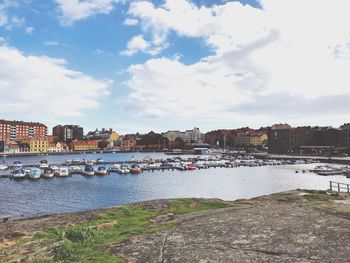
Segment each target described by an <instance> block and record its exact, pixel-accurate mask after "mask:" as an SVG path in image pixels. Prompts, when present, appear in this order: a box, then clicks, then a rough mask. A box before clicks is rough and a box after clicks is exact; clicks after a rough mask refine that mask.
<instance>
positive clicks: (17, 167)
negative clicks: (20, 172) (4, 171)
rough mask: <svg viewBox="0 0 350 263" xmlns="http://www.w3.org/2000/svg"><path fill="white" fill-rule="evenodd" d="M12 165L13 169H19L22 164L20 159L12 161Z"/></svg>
mask: <svg viewBox="0 0 350 263" xmlns="http://www.w3.org/2000/svg"><path fill="white" fill-rule="evenodd" d="M12 166H13V168H14V169H21V168H22V167H23V164H22V162H21V161H14V162H13V165H12Z"/></svg>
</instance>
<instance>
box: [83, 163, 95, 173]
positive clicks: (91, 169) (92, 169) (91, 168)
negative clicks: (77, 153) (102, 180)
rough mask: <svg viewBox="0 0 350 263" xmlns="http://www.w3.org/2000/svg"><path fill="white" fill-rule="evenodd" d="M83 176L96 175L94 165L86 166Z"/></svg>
mask: <svg viewBox="0 0 350 263" xmlns="http://www.w3.org/2000/svg"><path fill="white" fill-rule="evenodd" d="M83 175H95V170H94V167H93V166H92V165H86V166H85V168H84V170H83Z"/></svg>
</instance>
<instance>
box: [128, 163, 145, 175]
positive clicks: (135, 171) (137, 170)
mask: <svg viewBox="0 0 350 263" xmlns="http://www.w3.org/2000/svg"><path fill="white" fill-rule="evenodd" d="M130 173H132V174H140V173H142V170H141V168H140V166H138V165H137V164H133V165H132V166H131V167H130Z"/></svg>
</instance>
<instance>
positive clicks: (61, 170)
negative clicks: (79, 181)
mask: <svg viewBox="0 0 350 263" xmlns="http://www.w3.org/2000/svg"><path fill="white" fill-rule="evenodd" d="M55 175H56V176H58V177H67V176H69V175H70V174H69V169H68V168H67V167H60V168H59V169H58V170H57V172H56V173H55Z"/></svg>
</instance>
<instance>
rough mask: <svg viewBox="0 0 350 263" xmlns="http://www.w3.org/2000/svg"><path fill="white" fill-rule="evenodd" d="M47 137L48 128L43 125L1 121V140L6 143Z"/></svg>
mask: <svg viewBox="0 0 350 263" xmlns="http://www.w3.org/2000/svg"><path fill="white" fill-rule="evenodd" d="M46 136H47V127H46V126H45V125H44V124H42V123H38V122H24V121H8V120H0V140H3V141H5V142H9V141H21V140H27V139H29V138H32V137H46Z"/></svg>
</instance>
